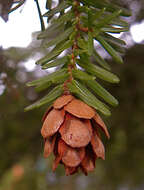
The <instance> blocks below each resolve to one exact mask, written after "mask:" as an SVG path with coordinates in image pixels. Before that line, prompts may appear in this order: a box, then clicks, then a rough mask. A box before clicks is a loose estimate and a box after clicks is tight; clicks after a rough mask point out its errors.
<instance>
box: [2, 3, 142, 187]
mask: <svg viewBox="0 0 144 190" xmlns="http://www.w3.org/2000/svg"><path fill="white" fill-rule="evenodd" d="M4 2H5V3H6V4H5V5H4ZM8 2H11V1H10V0H5V1H4V0H0V14H1V16H2V17H3V19H2V18H0V190H47V189H51V190H57V189H60V190H61V189H63V190H65V189H69V190H72V189H79V190H95V189H98V190H143V189H144V76H143V75H144V74H143V73H144V1H143V0H117V2H118V3H119V4H121V5H123V6H125V7H129V8H130V9H131V10H132V16H131V17H130V18H128V19H127V21H128V22H129V23H130V31H129V32H127V33H125V34H121V35H117V36H118V37H120V38H122V39H124V40H126V42H127V46H126V52H125V55H124V57H123V58H124V62H125V63H124V65H116V64H115V63H112V61H111V59H109V58H108V62H109V63H110V64H111V66H112V70H113V72H115V73H116V74H117V75H118V76H119V77H120V79H121V82H120V83H119V84H118V85H108V84H104V85H105V87H107V89H108V90H109V91H110V92H111V93H112V94H113V95H114V96H115V97H117V99H118V100H119V103H120V104H119V106H118V107H117V108H114V109H112V116H111V117H110V118H105V122H106V124H107V126H108V128H109V131H110V134H111V139H110V140H109V141H108V140H106V139H105V138H104V142H105V147H106V160H105V161H101V160H98V161H97V162H96V169H95V171H94V172H93V173H91V174H90V175H89V176H88V177H85V176H84V175H82V174H81V173H79V174H77V175H75V176H70V177H66V176H65V174H64V169H63V168H62V167H61V166H59V167H58V169H57V170H56V173H53V172H52V170H51V165H52V159H53V157H52V156H51V157H50V158H49V159H44V158H43V139H42V137H41V135H40V128H41V125H42V123H41V117H42V115H43V113H44V111H45V109H46V106H43V107H42V108H40V109H38V110H33V111H29V112H26V113H24V111H23V110H24V107H26V106H27V105H29V104H31V103H32V102H34V101H36V100H37V99H38V98H40V97H41V96H42V95H43V94H45V92H44V93H37V92H35V91H34V89H33V88H28V87H26V82H28V81H31V80H33V79H35V78H37V77H40V76H43V75H45V74H47V73H48V72H50V70H48V71H42V70H40V68H39V66H35V61H36V60H38V59H39V58H40V57H42V55H44V54H45V53H46V50H45V49H43V48H42V47H41V44H40V41H38V40H36V36H37V33H38V31H40V23H39V17H38V14H37V8H36V4H35V2H34V0H27V1H26V2H25V4H24V5H23V6H22V7H20V8H19V9H17V10H16V11H15V12H12V13H11V14H10V15H9V17H8V15H7V13H8V11H9V9H10V6H11V4H10V3H9V4H8ZM45 2H46V1H45V0H43V1H42V0H39V3H40V6H41V9H42V12H43V13H44V12H45ZM55 3H56V1H55ZM2 5H4V6H3V9H2ZM54 6H55V5H54ZM4 7H5V8H4ZM4 20H5V21H7V22H4ZM104 56H105V54H104ZM106 58H107V57H106Z"/></svg>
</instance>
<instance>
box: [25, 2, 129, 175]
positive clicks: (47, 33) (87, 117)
mask: <svg viewBox="0 0 144 190" xmlns="http://www.w3.org/2000/svg"><path fill="white" fill-rule="evenodd" d="M36 3H37V7H38V11H39V16H40V20H41V26H42V32H41V33H40V34H39V35H38V39H41V40H42V43H43V46H44V47H45V48H47V49H48V53H47V55H45V56H44V57H42V58H41V59H40V60H38V61H37V62H36V64H37V65H40V66H41V68H42V69H49V68H52V67H57V69H56V71H55V72H53V73H51V74H49V75H47V76H44V77H42V78H40V79H37V80H34V81H32V82H29V83H28V84H27V85H28V86H34V87H35V88H36V89H37V90H38V91H42V90H46V89H47V90H48V94H47V95H46V96H44V97H43V98H42V99H40V100H39V101H37V102H35V103H34V104H32V105H30V106H28V107H27V108H25V110H26V111H28V110H32V109H34V108H38V107H40V106H42V105H44V104H46V105H47V106H48V111H47V112H46V114H45V115H44V119H43V126H42V129H41V134H42V136H43V138H44V142H45V146H44V156H45V157H48V156H49V154H50V153H51V152H53V153H54V155H55V161H54V164H53V170H55V169H56V167H57V165H58V164H59V163H62V164H63V165H64V167H65V170H66V175H71V174H73V173H76V172H77V171H78V170H79V168H80V169H81V170H82V172H83V173H84V174H85V175H87V174H88V172H90V171H93V169H94V168H95V161H96V159H97V158H102V159H104V158H105V149H104V145H103V143H102V141H101V138H100V133H99V130H100V129H102V130H103V131H104V133H105V134H106V136H107V137H108V138H109V132H108V130H107V128H106V126H105V124H104V122H103V121H102V119H101V117H100V116H99V115H98V112H100V113H102V114H104V115H106V116H110V114H111V112H110V109H109V107H108V105H107V104H109V105H112V106H117V105H118V101H117V100H116V98H115V97H113V96H112V95H111V94H110V93H109V92H108V91H107V90H106V89H105V88H104V87H102V86H101V84H99V82H98V81H97V79H98V80H99V81H100V80H104V81H107V82H109V83H118V82H119V78H118V77H117V76H116V75H115V74H114V73H112V71H111V68H110V66H109V64H108V63H107V62H106V61H105V60H104V58H103V57H102V56H101V55H100V54H99V53H98V51H97V49H96V45H95V44H96V43H95V42H97V43H98V44H99V45H100V46H101V47H102V48H104V49H105V50H106V51H107V53H108V54H109V55H110V56H111V57H112V58H113V60H114V61H115V62H116V63H119V64H121V63H123V60H122V57H121V54H122V53H123V52H124V45H125V42H124V41H123V40H121V39H118V38H116V37H114V36H113V34H114V33H121V32H125V31H128V24H127V22H126V21H125V20H123V17H128V16H130V12H129V10H127V9H125V8H123V7H120V6H118V5H116V4H113V3H111V2H110V1H108V0H103V1H100V0H59V2H58V5H57V6H56V7H54V8H52V5H53V1H52V0H47V4H46V8H47V9H48V11H47V12H46V13H45V14H44V15H43V16H42V15H41V11H40V9H39V5H38V1H37V0H36ZM43 17H47V20H48V23H49V25H48V28H46V29H45V27H44V22H43ZM93 60H95V61H93ZM49 89H52V90H49ZM102 100H103V101H102Z"/></svg>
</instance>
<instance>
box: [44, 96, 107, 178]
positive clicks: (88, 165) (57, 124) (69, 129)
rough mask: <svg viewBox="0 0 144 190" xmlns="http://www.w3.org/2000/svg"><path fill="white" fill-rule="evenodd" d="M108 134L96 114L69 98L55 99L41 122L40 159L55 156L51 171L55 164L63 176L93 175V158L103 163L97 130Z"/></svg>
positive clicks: (103, 152)
mask: <svg viewBox="0 0 144 190" xmlns="http://www.w3.org/2000/svg"><path fill="white" fill-rule="evenodd" d="M100 128H101V129H102V130H103V131H104V132H105V134H106V136H107V137H108V138H109V137H110V136H109V132H108V130H107V128H106V126H105V124H104V122H103V121H102V119H101V118H100V116H99V115H98V114H97V113H96V111H95V110H94V109H93V108H91V107H90V106H88V105H87V104H85V103H84V102H82V101H80V100H78V99H75V98H74V97H73V96H71V95H63V96H61V97H60V98H58V99H57V100H56V101H55V102H54V104H53V107H51V108H50V109H49V110H47V112H46V114H45V116H44V118H43V126H42V129H41V134H42V136H43V138H44V139H45V146H44V157H48V156H49V155H50V153H51V152H53V153H54V155H55V160H54V162H53V167H52V169H53V171H55V169H56V168H57V166H58V165H59V163H61V164H63V165H64V167H65V171H66V175H72V174H74V173H76V172H78V170H79V168H80V169H81V170H82V172H83V173H84V174H85V175H88V173H89V172H91V171H93V170H94V168H95V161H96V159H97V158H101V159H103V160H104V159H105V149H104V145H103V143H102V141H101V139H100V135H99V132H98V130H99V129H100Z"/></svg>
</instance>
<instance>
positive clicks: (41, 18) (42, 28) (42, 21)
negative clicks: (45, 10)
mask: <svg viewBox="0 0 144 190" xmlns="http://www.w3.org/2000/svg"><path fill="white" fill-rule="evenodd" d="M34 1H35V2H36V5H37V9H38V14H39V19H40V24H41V30H42V31H44V30H45V25H44V20H43V17H42V14H41V10H40V6H39V2H38V0H34Z"/></svg>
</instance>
